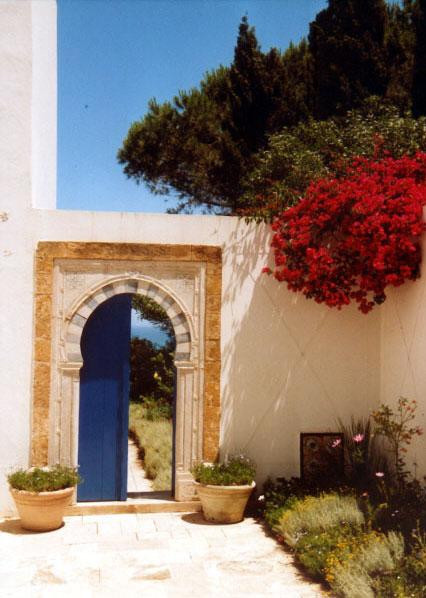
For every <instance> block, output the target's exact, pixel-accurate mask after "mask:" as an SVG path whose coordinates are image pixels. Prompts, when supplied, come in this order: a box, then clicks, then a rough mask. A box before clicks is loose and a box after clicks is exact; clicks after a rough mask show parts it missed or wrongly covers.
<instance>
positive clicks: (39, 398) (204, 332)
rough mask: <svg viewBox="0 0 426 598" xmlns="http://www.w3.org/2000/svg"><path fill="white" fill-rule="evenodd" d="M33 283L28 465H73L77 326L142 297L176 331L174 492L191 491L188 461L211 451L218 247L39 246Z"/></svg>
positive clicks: (216, 401) (215, 440)
mask: <svg viewBox="0 0 426 598" xmlns="http://www.w3.org/2000/svg"><path fill="white" fill-rule="evenodd" d="M35 288H36V294H35V324H34V330H35V341H34V342H35V349H34V355H35V363H34V392H33V425H32V462H33V464H37V465H43V464H46V463H48V462H49V463H54V462H61V463H67V464H76V463H77V455H78V409H79V386H80V379H79V376H80V368H81V366H82V365H83V360H82V355H81V351H80V338H81V333H82V331H83V328H84V325H85V323H86V321H87V319H88V318H89V317H90V314H91V313H92V312H93V311H94V310H95V309H96V307H97V306H98V305H99V304H100V303H102V302H103V301H105V300H106V299H108V298H109V297H112V296H113V295H116V294H120V293H136V294H142V295H146V296H148V297H151V298H152V299H153V300H155V301H156V302H158V303H159V304H160V305H161V306H162V307H163V308H164V309H165V310H166V313H167V315H168V316H169V318H170V319H171V322H172V325H173V327H174V331H175V335H176V343H177V345H176V353H175V366H176V370H177V404H176V441H175V498H176V499H177V500H188V499H190V498H191V497H193V485H192V478H191V476H190V473H189V470H190V468H191V466H192V464H193V463H194V461H197V460H200V459H206V460H214V459H215V458H216V456H217V454H218V449H219V424H220V396H219V388H220V305H221V251H220V248H217V247H204V246H187V245H176V246H174V245H143V244H121V243H117V244H115V243H73V242H70V243H64V242H58V243H55V242H42V243H39V245H38V248H37V252H36V280H35Z"/></svg>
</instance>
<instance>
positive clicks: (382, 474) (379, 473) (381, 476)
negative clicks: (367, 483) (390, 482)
mask: <svg viewBox="0 0 426 598" xmlns="http://www.w3.org/2000/svg"><path fill="white" fill-rule="evenodd" d="M384 477H385V474H384V473H383V471H376V478H384Z"/></svg>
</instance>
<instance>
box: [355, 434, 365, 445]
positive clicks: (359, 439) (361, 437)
mask: <svg viewBox="0 0 426 598" xmlns="http://www.w3.org/2000/svg"><path fill="white" fill-rule="evenodd" d="M363 440H364V434H355V436H354V437H353V441H354V442H357V443H359V442H362V441H363Z"/></svg>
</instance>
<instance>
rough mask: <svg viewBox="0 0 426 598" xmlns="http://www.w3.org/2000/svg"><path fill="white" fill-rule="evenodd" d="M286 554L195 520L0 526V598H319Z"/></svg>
mask: <svg viewBox="0 0 426 598" xmlns="http://www.w3.org/2000/svg"><path fill="white" fill-rule="evenodd" d="M322 595H323V594H322V593H321V590H320V588H319V586H317V585H316V584H313V583H310V582H307V581H306V580H304V579H303V578H302V577H301V576H300V574H299V573H298V571H297V569H296V568H295V567H294V565H293V564H292V557H291V556H290V555H288V554H287V553H286V552H284V551H283V549H282V548H281V547H280V546H279V545H277V543H276V542H275V540H274V539H273V538H270V537H268V536H267V535H265V533H264V531H263V529H262V527H261V526H260V525H259V524H258V523H256V522H255V521H254V520H253V519H251V518H247V519H245V520H244V521H243V522H241V523H238V524H234V525H212V524H207V523H206V522H205V521H204V520H203V518H202V515H201V514H198V513H190V514H184V515H182V514H181V513H158V514H129V515H80V516H74V517H67V518H66V519H65V525H64V526H63V527H62V528H61V529H59V530H56V531H53V532H47V533H42V534H36V533H31V532H25V531H24V530H22V529H21V528H20V525H19V520H15V519H9V520H7V519H6V520H3V521H0V596H1V598H6V597H12V598H21V597H22V598H24V597H25V598H50V597H53V598H56V597H61V598H68V597H71V596H72V597H78V598H86V597H87V598H98V597H99V598H101V597H102V598H110V597H111V598H127V597H129V598H131V597H133V596H135V597H140V596H142V597H144V598H163V597H164V598H169V597H172V598H216V597H220V598H228V597H229V598H231V597H232V598H239V597H243V596H244V597H253V598H254V597H258V598H261V597H263V596H265V597H266V596H275V597H280V598H318V597H320V596H322Z"/></svg>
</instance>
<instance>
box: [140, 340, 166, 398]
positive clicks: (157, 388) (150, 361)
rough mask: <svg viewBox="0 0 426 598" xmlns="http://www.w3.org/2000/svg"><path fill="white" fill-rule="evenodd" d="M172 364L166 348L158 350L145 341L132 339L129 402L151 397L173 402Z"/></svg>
mask: <svg viewBox="0 0 426 598" xmlns="http://www.w3.org/2000/svg"><path fill="white" fill-rule="evenodd" d="M173 389H174V363H173V353H172V352H171V351H170V350H169V349H168V347H167V346H166V347H163V348H158V347H157V346H156V345H154V344H153V343H152V342H151V341H149V340H147V339H139V338H133V339H132V340H131V345H130V400H131V401H134V402H138V401H140V400H142V397H152V398H154V399H156V400H160V399H162V400H164V401H166V402H168V403H170V404H172V402H173Z"/></svg>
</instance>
